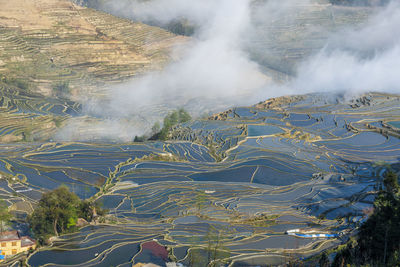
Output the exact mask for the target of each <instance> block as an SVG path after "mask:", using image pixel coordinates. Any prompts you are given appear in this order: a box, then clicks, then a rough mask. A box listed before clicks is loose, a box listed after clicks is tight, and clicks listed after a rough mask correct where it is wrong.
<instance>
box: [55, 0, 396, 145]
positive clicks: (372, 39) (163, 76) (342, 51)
mask: <svg viewBox="0 0 400 267" xmlns="http://www.w3.org/2000/svg"><path fill="white" fill-rule="evenodd" d="M256 2H257V3H258V4H257V8H256V9H254V8H253V5H254V3H255V2H254V1H251V0H201V1H199V0H192V1H189V0H170V1H164V0H150V1H140V0H117V1H108V2H107V1H106V4H105V6H104V7H103V8H107V9H109V10H110V11H111V12H113V13H114V14H115V13H118V14H120V15H123V16H125V17H129V18H131V19H133V20H140V21H157V22H158V23H161V24H162V23H168V22H170V21H173V20H176V19H185V20H188V21H190V23H192V24H194V25H196V26H197V27H196V31H195V33H194V35H193V37H192V38H191V41H189V42H188V43H187V44H186V45H185V46H184V47H179V48H177V49H179V54H180V58H181V59H180V60H178V61H177V62H172V63H171V64H170V65H168V66H166V67H165V68H164V69H163V70H162V71H159V72H153V73H149V74H146V75H144V76H142V77H140V78H137V79H135V80H133V81H131V82H128V83H125V84H121V85H119V86H116V87H113V88H110V90H109V91H110V93H109V95H108V97H107V98H106V99H102V100H98V99H90V100H88V101H86V102H85V103H84V106H85V110H86V114H88V115H91V116H95V117H97V118H100V119H103V121H102V122H101V123H99V122H98V121H97V122H96V123H95V125H94V124H93V123H88V122H87V121H86V122H85V123H77V121H76V120H75V121H74V122H73V124H71V125H68V126H67V127H66V128H65V129H64V130H63V131H61V132H60V133H59V134H58V136H59V138H61V139H63V140H65V139H72V140H84V141H87V140H93V139H95V140H97V139H101V138H103V137H104V139H107V140H110V139H114V140H116V141H131V140H132V139H133V138H134V136H135V135H139V134H143V133H146V132H148V130H149V129H150V127H151V125H152V124H153V123H154V122H155V121H159V120H160V118H161V117H162V116H163V115H164V114H165V113H166V112H168V110H171V109H174V108H176V107H185V108H187V109H188V110H189V111H190V112H191V113H192V114H193V115H201V114H204V112H212V111H218V110H223V109H225V108H227V107H231V106H237V105H250V104H254V103H256V102H258V101H260V100H264V99H265V98H268V97H275V96H280V95H285V94H293V93H295V94H303V93H312V92H343V91H345V92H347V94H349V95H354V94H360V93H364V92H368V91H381V92H392V93H400V75H399V71H398V70H399V69H400V68H399V67H400V66H399V65H400V60H399V59H400V40H399V39H400V28H399V27H398V25H400V4H398V3H395V2H394V1H393V2H392V3H390V4H389V5H388V6H387V7H385V8H380V9H378V8H375V9H374V12H375V13H376V14H375V15H372V16H371V17H370V19H369V20H368V21H367V22H365V23H363V24H361V25H358V26H349V27H346V28H345V29H339V30H338V31H337V32H335V33H333V34H331V35H330V37H329V38H327V41H326V44H325V46H323V48H322V49H321V50H320V51H319V52H318V53H315V54H313V55H311V56H310V57H308V58H305V59H304V61H302V62H299V63H298V64H297V66H296V67H295V69H296V71H295V73H296V75H294V77H291V78H290V79H289V81H288V82H286V83H284V84H282V83H276V82H273V81H272V80H271V78H270V77H268V75H266V74H265V73H263V71H261V69H262V68H261V67H260V66H259V64H258V63H256V61H254V60H252V59H251V57H250V56H249V53H248V52H249V51H251V49H252V45H253V44H252V43H251V42H249V37H250V36H251V34H254V33H255V32H256V31H254V28H255V25H256V24H257V23H260V22H262V21H263V22H266V21H278V22H279V20H285V21H286V23H287V22H288V21H292V22H293V27H294V26H296V24H297V23H300V22H299V21H296V18H295V16H292V14H294V13H295V12H296V10H297V8H298V7H299V6H303V7H304V6H307V5H311V4H313V3H312V2H313V1H312V0H297V1H293V0H282V1H264V2H263V3H261V2H260V1H256ZM260 3H261V4H260ZM325 7H326V6H325ZM252 8H253V9H252ZM301 23H304V22H301ZM318 26H319V25H310V26H309V27H310V28H312V29H314V30H315V28H316V27H318ZM318 30H319V31H324V30H328V29H318ZM263 34H264V35H265V36H266V37H265V38H267V39H268V38H270V36H269V33H268V31H267V29H266V30H265V32H264V33H263ZM270 41H271V42H273V41H276V40H274V39H273V38H271V39H270ZM266 53H268V51H266ZM127 125H129V127H128V126H127ZM85 127H88V128H89V129H92V131H91V134H87V135H84V134H83V135H78V136H77V135H76V134H75V135H73V134H71V130H68V129H81V130H80V131H81V132H85Z"/></svg>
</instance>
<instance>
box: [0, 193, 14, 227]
mask: <svg viewBox="0 0 400 267" xmlns="http://www.w3.org/2000/svg"><path fill="white" fill-rule="evenodd" d="M11 218H12V215H11V213H10V212H9V211H8V205H7V203H6V202H5V201H4V200H3V199H1V200H0V231H1V233H2V232H4V225H7V224H9V223H10V220H11Z"/></svg>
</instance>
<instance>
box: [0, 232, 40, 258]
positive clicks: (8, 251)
mask: <svg viewBox="0 0 400 267" xmlns="http://www.w3.org/2000/svg"><path fill="white" fill-rule="evenodd" d="M35 248H36V242H35V240H33V239H32V238H30V237H29V236H21V235H20V234H19V232H18V231H6V232H3V233H1V234H0V250H1V255H4V256H12V255H16V254H18V253H21V252H26V251H28V250H29V249H35Z"/></svg>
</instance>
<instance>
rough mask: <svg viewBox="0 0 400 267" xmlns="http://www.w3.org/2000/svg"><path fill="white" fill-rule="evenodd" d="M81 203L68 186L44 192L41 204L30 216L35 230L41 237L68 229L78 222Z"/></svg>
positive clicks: (56, 234) (30, 221)
mask: <svg viewBox="0 0 400 267" xmlns="http://www.w3.org/2000/svg"><path fill="white" fill-rule="evenodd" d="M80 205H81V200H80V199H79V197H78V196H77V195H75V194H74V193H72V192H70V191H69V190H68V188H67V187H66V186H61V187H59V188H57V189H55V190H53V191H51V192H48V193H45V194H43V196H42V198H41V199H40V201H39V206H38V207H37V208H36V209H35V211H34V212H33V213H32V215H31V216H30V217H29V223H30V225H31V227H32V230H33V232H34V233H35V235H36V236H37V237H38V238H39V239H40V238H44V237H47V236H49V235H55V236H58V235H59V234H61V233H64V232H66V231H68V230H69V229H71V228H72V227H74V226H75V224H76V221H77V219H78V212H79V207H80Z"/></svg>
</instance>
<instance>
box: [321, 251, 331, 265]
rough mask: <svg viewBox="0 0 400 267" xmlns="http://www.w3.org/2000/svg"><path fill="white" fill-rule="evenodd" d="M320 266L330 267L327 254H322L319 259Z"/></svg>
mask: <svg viewBox="0 0 400 267" xmlns="http://www.w3.org/2000/svg"><path fill="white" fill-rule="evenodd" d="M319 266H320V267H329V266H330V263H329V259H328V256H327V255H326V252H324V253H322V255H321V257H320V258H319Z"/></svg>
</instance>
